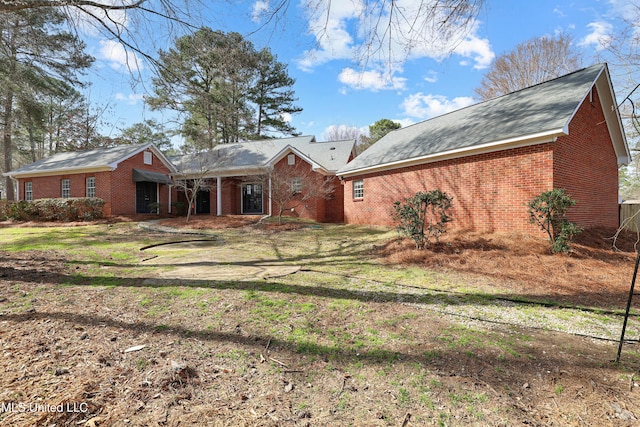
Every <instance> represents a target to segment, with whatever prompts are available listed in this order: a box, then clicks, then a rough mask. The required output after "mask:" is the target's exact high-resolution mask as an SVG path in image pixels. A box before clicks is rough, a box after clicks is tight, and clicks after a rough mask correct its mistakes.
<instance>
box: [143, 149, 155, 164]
mask: <svg viewBox="0 0 640 427" xmlns="http://www.w3.org/2000/svg"><path fill="white" fill-rule="evenodd" d="M144 164H145V165H151V164H153V153H152V152H151V151H145V152H144Z"/></svg>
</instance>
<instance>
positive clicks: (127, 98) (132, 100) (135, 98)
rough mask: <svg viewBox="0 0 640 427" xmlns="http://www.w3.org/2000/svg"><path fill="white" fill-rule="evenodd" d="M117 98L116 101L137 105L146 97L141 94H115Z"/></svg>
mask: <svg viewBox="0 0 640 427" xmlns="http://www.w3.org/2000/svg"><path fill="white" fill-rule="evenodd" d="M115 98H116V101H124V102H126V103H127V104H129V105H136V104H138V103H139V102H140V101H142V100H144V95H143V94H141V93H130V94H128V95H125V94H123V93H120V92H118V93H116V94H115Z"/></svg>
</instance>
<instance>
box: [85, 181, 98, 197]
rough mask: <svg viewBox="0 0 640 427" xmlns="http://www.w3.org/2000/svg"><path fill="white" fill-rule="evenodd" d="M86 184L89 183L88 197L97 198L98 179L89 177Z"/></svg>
mask: <svg viewBox="0 0 640 427" xmlns="http://www.w3.org/2000/svg"><path fill="white" fill-rule="evenodd" d="M86 182H87V188H86V196H87V197H96V177H95V176H88V177H87V180H86Z"/></svg>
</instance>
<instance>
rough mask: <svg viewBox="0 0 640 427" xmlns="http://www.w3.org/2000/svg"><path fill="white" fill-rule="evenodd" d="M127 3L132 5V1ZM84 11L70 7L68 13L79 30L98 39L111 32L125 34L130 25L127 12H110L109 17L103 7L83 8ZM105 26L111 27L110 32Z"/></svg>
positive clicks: (117, 0) (114, 1) (114, 0)
mask: <svg viewBox="0 0 640 427" xmlns="http://www.w3.org/2000/svg"><path fill="white" fill-rule="evenodd" d="M98 3H99V4H105V5H122V4H123V1H121V0H102V1H100V2H98ZM126 3H132V1H130V0H128V1H127V2H126ZM82 9H84V10H85V11H86V12H83V11H82V10H80V9H79V8H75V7H69V8H68V9H67V10H66V13H69V14H70V15H71V17H72V20H73V22H74V23H75V24H76V26H77V28H79V29H80V30H81V31H82V32H83V33H85V34H87V35H90V36H92V37H98V36H99V35H100V34H105V33H108V32H110V31H111V32H113V33H115V34H119V33H121V32H123V31H124V30H125V28H126V27H127V26H128V24H129V18H128V16H127V11H126V10H110V11H109V14H108V15H107V13H106V12H105V9H104V8H101V7H95V6H83V7H82ZM105 25H106V26H108V27H109V30H106V29H105V28H104V26H105Z"/></svg>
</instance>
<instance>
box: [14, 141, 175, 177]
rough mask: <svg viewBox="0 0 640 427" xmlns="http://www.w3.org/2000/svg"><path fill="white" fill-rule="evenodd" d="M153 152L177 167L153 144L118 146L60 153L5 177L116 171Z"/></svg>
mask: <svg viewBox="0 0 640 427" xmlns="http://www.w3.org/2000/svg"><path fill="white" fill-rule="evenodd" d="M147 149H150V150H151V151H153V153H154V154H155V155H156V156H157V157H158V158H159V159H160V160H161V161H162V162H163V163H164V164H165V165H166V166H167V167H168V168H169V169H171V170H173V165H171V163H170V162H169V160H168V159H167V158H166V157H165V156H164V154H162V152H161V151H160V150H158V148H157V147H156V146H155V145H153V144H151V143H147V144H132V145H117V146H115V147H109V148H96V149H93V150H84V151H69V152H64V153H56V154H54V155H53V156H50V157H46V158H44V159H41V160H38V161H37V162H35V163H31V164H29V165H25V166H22V167H21V168H18V169H15V170H13V171H10V172H7V173H4V174H3V175H5V176H10V177H12V178H20V177H28V176H47V175H58V174H61V173H78V172H99V171H110V170H113V169H115V168H116V167H117V166H118V164H119V163H121V162H123V161H125V160H127V159H129V158H131V157H133V156H135V155H136V154H138V153H140V152H142V151H145V150H147Z"/></svg>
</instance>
